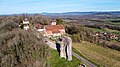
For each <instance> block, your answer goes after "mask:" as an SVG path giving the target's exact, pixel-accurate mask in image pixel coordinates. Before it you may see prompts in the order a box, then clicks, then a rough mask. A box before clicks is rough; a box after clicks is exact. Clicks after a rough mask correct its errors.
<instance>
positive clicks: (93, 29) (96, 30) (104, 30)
mask: <svg viewBox="0 0 120 67" xmlns="http://www.w3.org/2000/svg"><path fill="white" fill-rule="evenodd" d="M90 29H91V30H92V31H94V32H109V33H114V34H119V33H120V31H118V30H112V29H108V28H103V29H99V28H90Z"/></svg>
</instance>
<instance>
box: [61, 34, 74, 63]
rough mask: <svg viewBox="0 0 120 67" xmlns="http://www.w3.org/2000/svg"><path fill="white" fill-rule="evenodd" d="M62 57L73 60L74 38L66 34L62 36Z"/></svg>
mask: <svg viewBox="0 0 120 67" xmlns="http://www.w3.org/2000/svg"><path fill="white" fill-rule="evenodd" d="M61 39H62V41H61V46H60V57H61V58H65V59H67V60H68V61H71V60H72V39H71V38H70V37H67V36H64V37H62V38H61Z"/></svg>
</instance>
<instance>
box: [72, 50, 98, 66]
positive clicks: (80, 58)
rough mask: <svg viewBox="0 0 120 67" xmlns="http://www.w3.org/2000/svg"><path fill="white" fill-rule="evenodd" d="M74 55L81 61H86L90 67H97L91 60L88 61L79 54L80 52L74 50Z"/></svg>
mask: <svg viewBox="0 0 120 67" xmlns="http://www.w3.org/2000/svg"><path fill="white" fill-rule="evenodd" d="M72 55H73V56H74V57H76V58H77V59H79V60H80V61H82V62H84V63H85V64H86V65H88V66H89V67H97V66H95V65H94V64H92V63H91V62H89V61H87V60H86V59H84V58H82V57H81V56H79V55H78V54H76V53H75V52H73V51H72Z"/></svg>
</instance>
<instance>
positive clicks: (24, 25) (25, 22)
mask: <svg viewBox="0 0 120 67" xmlns="http://www.w3.org/2000/svg"><path fill="white" fill-rule="evenodd" d="M29 23H30V22H29V21H28V19H27V18H25V20H23V29H24V30H28V29H29V28H30V27H29Z"/></svg>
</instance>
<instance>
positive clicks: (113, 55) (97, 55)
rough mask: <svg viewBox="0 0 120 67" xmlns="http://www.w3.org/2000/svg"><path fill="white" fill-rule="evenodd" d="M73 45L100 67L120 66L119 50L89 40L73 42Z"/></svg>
mask: <svg viewBox="0 0 120 67" xmlns="http://www.w3.org/2000/svg"><path fill="white" fill-rule="evenodd" d="M73 47H74V48H75V49H76V50H78V51H81V53H83V54H84V55H85V56H86V57H87V58H89V59H90V60H93V61H95V62H97V63H98V64H100V66H102V67H103V66H104V67H120V52H119V51H116V50H112V49H109V48H104V47H102V46H98V45H96V44H93V43H89V42H82V43H73Z"/></svg>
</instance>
